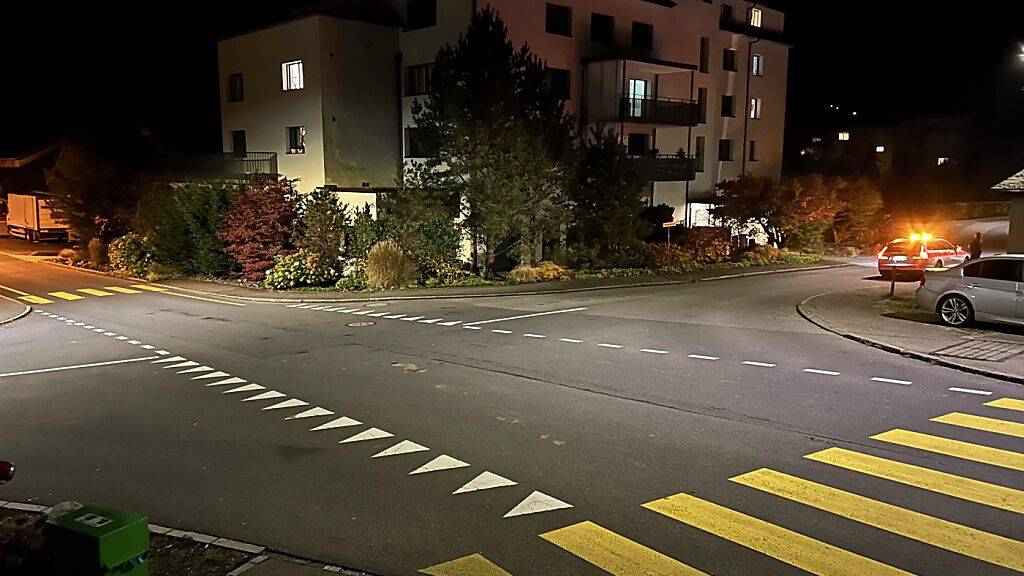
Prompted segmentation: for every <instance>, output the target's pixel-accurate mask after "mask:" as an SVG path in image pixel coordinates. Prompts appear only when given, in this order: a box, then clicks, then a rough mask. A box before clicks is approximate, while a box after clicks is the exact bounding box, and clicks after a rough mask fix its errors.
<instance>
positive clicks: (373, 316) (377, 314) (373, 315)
mask: <svg viewBox="0 0 1024 576" xmlns="http://www.w3.org/2000/svg"><path fill="white" fill-rule="evenodd" d="M385 314H387V312H375V313H373V314H369V315H368V316H370V317H371V318H380V317H381V316H383V315H385Z"/></svg>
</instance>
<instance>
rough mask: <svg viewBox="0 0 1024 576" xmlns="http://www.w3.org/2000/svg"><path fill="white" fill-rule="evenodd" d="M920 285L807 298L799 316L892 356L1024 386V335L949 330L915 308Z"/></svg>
mask: <svg viewBox="0 0 1024 576" xmlns="http://www.w3.org/2000/svg"><path fill="white" fill-rule="evenodd" d="M917 286H918V284H917V283H901V284H897V285H896V295H895V297H894V298H891V299H890V298H888V294H889V285H888V284H881V285H879V286H878V287H871V288H863V289H857V290H845V291H839V292H832V293H829V294H822V295H819V296H814V297H812V298H808V299H807V300H805V301H803V302H801V303H800V305H799V307H798V309H799V311H800V313H801V314H802V315H803V316H804V317H805V318H807V319H808V320H810V321H811V322H813V323H815V324H817V325H819V326H821V327H822V328H824V329H826V330H829V331H830V332H834V333H836V334H839V335H840V336H844V337H846V338H850V339H852V340H856V341H858V342H862V343H864V344H868V345H870V346H875V347H877V348H882V349H884V350H888V351H890V352H895V353H898V354H903V355H905V356H910V357H914V358H918V359H920V360H925V361H928V362H933V363H936V364H941V365H944V366H948V367H951V368H957V369H959V370H964V371H967V372H971V373H975V374H981V375H985V376H990V377H993V378H999V379H1002V380H1008V381H1011V382H1019V383H1022V384H1024V330H1022V329H1019V328H1016V327H1013V326H1001V325H995V324H991V325H983V326H980V327H976V328H950V327H947V326H943V325H941V324H939V322H938V319H937V317H936V315H935V314H934V313H931V312H927V311H924V310H920V309H918V308H917V306H916V304H915V303H914V291H915V290H916V289H917Z"/></svg>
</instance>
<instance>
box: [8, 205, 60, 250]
mask: <svg viewBox="0 0 1024 576" xmlns="http://www.w3.org/2000/svg"><path fill="white" fill-rule="evenodd" d="M7 233H8V234H10V235H11V236H16V237H18V238H24V239H25V240H28V241H30V242H38V241H40V240H67V239H68V225H67V224H66V223H64V222H58V221H56V220H54V218H53V214H52V212H51V211H50V204H49V200H47V199H46V197H45V196H42V195H38V194H8V195H7Z"/></svg>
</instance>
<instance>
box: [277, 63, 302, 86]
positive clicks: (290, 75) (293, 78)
mask: <svg viewBox="0 0 1024 576" xmlns="http://www.w3.org/2000/svg"><path fill="white" fill-rule="evenodd" d="M302 86H303V83H302V60H293V61H291V62H285V63H284V64H281V89H282V90H302Z"/></svg>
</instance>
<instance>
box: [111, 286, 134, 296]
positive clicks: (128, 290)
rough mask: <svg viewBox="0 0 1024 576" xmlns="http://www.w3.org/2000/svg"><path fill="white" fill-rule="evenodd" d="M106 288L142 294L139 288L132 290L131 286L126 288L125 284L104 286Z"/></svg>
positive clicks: (124, 292)
mask: <svg viewBox="0 0 1024 576" xmlns="http://www.w3.org/2000/svg"><path fill="white" fill-rule="evenodd" d="M104 288H106V289H107V290H110V291H112V292H120V293H121V294H142V292H141V291H139V290H132V289H131V288H125V287H124V286H104Z"/></svg>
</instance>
